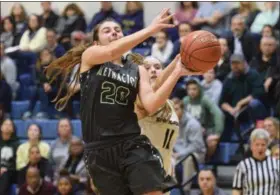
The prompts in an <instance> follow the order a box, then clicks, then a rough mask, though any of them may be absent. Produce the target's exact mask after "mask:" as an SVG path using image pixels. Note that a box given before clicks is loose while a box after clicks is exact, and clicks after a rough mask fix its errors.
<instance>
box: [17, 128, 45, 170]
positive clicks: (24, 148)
mask: <svg viewBox="0 0 280 195" xmlns="http://www.w3.org/2000/svg"><path fill="white" fill-rule="evenodd" d="M27 136H28V141H27V142H25V143H23V144H21V145H20V146H19V147H18V149H17V161H16V167H17V170H20V169H22V168H23V167H25V166H26V165H27V164H28V162H29V150H30V148H31V147H32V146H34V145H35V146H37V147H38V148H39V150H40V154H41V155H42V156H43V157H45V158H48V156H49V151H50V146H49V144H48V143H46V142H44V141H42V140H41V138H42V129H41V127H40V126H39V125H37V124H35V123H32V124H30V125H29V127H28V128H27Z"/></svg>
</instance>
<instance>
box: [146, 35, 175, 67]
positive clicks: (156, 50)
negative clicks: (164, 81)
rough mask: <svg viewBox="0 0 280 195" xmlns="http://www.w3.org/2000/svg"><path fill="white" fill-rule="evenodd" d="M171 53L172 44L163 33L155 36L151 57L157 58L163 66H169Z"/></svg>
mask: <svg viewBox="0 0 280 195" xmlns="http://www.w3.org/2000/svg"><path fill="white" fill-rule="evenodd" d="M172 52H173V43H172V42H171V41H170V40H169V37H168V34H167V33H166V32H165V31H160V32H158V33H157V34H156V42H155V43H154V44H153V46H152V52H151V56H153V57H155V58H157V59H158V60H159V61H160V62H161V63H162V64H163V65H164V66H167V65H168V64H169V62H170V61H169V59H170V56H171V54H172Z"/></svg>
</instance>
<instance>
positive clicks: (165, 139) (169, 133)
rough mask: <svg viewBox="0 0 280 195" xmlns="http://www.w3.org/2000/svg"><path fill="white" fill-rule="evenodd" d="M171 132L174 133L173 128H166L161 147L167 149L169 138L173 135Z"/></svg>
mask: <svg viewBox="0 0 280 195" xmlns="http://www.w3.org/2000/svg"><path fill="white" fill-rule="evenodd" d="M173 134H174V130H172V129H166V132H165V137H164V141H163V144H162V147H163V148H165V149H169V147H170V142H171V139H172V137H173Z"/></svg>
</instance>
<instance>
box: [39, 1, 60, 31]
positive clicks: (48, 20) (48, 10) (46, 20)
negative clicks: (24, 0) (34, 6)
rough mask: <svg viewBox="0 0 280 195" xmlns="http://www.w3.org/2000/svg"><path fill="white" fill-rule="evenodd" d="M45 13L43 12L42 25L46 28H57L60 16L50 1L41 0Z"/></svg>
mask: <svg viewBox="0 0 280 195" xmlns="http://www.w3.org/2000/svg"><path fill="white" fill-rule="evenodd" d="M41 7H42V9H43V13H42V14H41V18H42V26H44V27H46V28H55V27H56V25H57V22H58V19H59V16H58V15H57V14H55V13H54V11H53V10H52V7H51V2H50V1H44V2H41Z"/></svg>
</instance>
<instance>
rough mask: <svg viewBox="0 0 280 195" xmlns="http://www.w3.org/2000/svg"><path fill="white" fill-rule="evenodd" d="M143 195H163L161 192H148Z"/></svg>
mask: <svg viewBox="0 0 280 195" xmlns="http://www.w3.org/2000/svg"><path fill="white" fill-rule="evenodd" d="M143 195H163V193H162V192H161V191H154V192H148V193H145V194H143Z"/></svg>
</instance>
